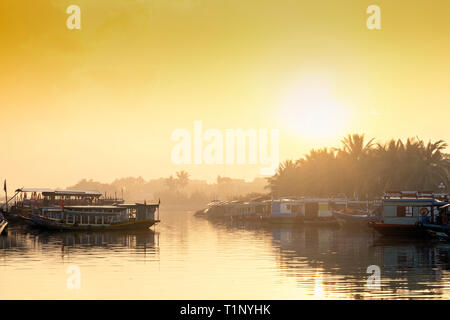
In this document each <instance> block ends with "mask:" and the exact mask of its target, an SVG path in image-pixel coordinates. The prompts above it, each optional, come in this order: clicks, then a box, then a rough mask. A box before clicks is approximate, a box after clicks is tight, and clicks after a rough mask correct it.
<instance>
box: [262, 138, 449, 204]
mask: <svg viewBox="0 0 450 320" xmlns="http://www.w3.org/2000/svg"><path fill="white" fill-rule="evenodd" d="M341 143H342V144H341V146H340V147H336V148H331V149H330V148H322V149H313V150H311V151H310V152H309V153H308V154H306V155H305V156H303V157H301V158H299V159H297V160H287V161H285V162H283V163H282V164H280V166H279V168H278V171H277V173H276V174H275V175H274V176H273V177H270V178H269V179H268V186H267V188H268V189H269V191H270V192H271V193H272V194H273V195H274V196H329V195H337V194H345V195H346V196H347V197H358V198H360V199H365V198H372V197H374V196H379V195H381V194H382V193H383V192H385V191H391V190H421V191H436V192H439V191H441V192H442V191H445V192H447V191H448V186H449V180H450V179H449V175H450V156H449V155H448V154H446V153H445V152H444V151H445V148H446V147H447V144H446V143H445V142H444V141H443V140H438V141H434V142H432V141H430V142H424V141H423V140H420V139H417V138H409V139H407V140H406V141H402V140H401V139H397V140H394V139H392V140H390V141H387V142H385V143H376V142H375V140H374V139H366V137H365V136H364V135H363V134H361V135H360V134H352V135H350V134H349V135H348V136H346V137H345V138H343V139H342V140H341Z"/></svg>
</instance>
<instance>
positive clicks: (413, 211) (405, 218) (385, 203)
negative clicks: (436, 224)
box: [381, 191, 445, 225]
mask: <svg viewBox="0 0 450 320" xmlns="http://www.w3.org/2000/svg"><path fill="white" fill-rule="evenodd" d="M443 205H445V202H443V201H441V200H438V199H436V197H434V195H433V193H428V192H427V193H424V192H417V191H401V192H389V193H386V194H385V195H384V197H383V199H382V206H381V207H382V209H381V218H382V222H383V223H385V224H398V225H414V224H417V223H419V222H433V221H435V219H436V217H437V216H438V213H439V210H438V208H439V207H442V206H443Z"/></svg>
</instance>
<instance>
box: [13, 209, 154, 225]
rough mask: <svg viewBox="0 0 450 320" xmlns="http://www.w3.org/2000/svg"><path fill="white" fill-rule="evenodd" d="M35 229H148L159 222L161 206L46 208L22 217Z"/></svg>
mask: <svg viewBox="0 0 450 320" xmlns="http://www.w3.org/2000/svg"><path fill="white" fill-rule="evenodd" d="M22 218H23V219H24V220H26V221H27V222H29V223H31V224H32V225H34V226H37V227H41V228H46V229H53V230H137V229H148V228H150V227H151V226H153V225H154V224H156V223H158V222H160V220H159V204H150V205H147V204H140V203H136V204H119V205H91V206H64V207H61V208H55V207H46V208H39V209H36V210H33V211H32V213H31V214H28V215H26V216H22Z"/></svg>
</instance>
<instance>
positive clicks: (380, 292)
mask: <svg viewBox="0 0 450 320" xmlns="http://www.w3.org/2000/svg"><path fill="white" fill-rule="evenodd" d="M210 223H212V224H214V225H215V227H216V228H219V229H224V228H225V229H228V230H231V229H239V230H240V232H242V231H244V230H245V231H246V232H251V233H254V234H255V236H261V234H266V235H270V236H271V237H272V245H273V248H274V250H276V251H277V254H278V258H277V260H278V261H277V263H278V268H277V269H278V270H279V272H281V273H282V274H283V275H284V276H286V277H291V278H292V279H295V281H296V285H297V286H298V287H305V288H306V287H313V288H314V290H313V292H311V295H312V298H336V299H339V298H345V299H348V298H351V299H369V298H370V299H374V298H375V299H392V298H406V299H407V298H424V299H426V298H433V299H435V298H442V297H446V298H448V297H449V295H450V287H449V286H448V283H449V280H450V272H449V270H450V245H449V244H444V243H440V242H430V241H423V240H414V239H412V240H411V239H403V240H402V239H391V238H383V237H381V236H380V235H378V234H377V233H375V232H367V231H357V230H345V229H334V228H323V227H311V226H303V227H302V226H297V227H289V226H280V225H277V226H261V225H260V226H257V225H255V224H251V223H243V222H236V221H221V222H210ZM372 265H375V266H378V267H379V268H380V288H373V287H372V288H370V287H368V284H367V283H368V282H367V280H368V278H369V277H370V276H371V275H373V272H370V273H368V267H369V266H372Z"/></svg>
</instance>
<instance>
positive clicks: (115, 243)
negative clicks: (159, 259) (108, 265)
mask: <svg viewBox="0 0 450 320" xmlns="http://www.w3.org/2000/svg"><path fill="white" fill-rule="evenodd" d="M47 246H48V247H47ZM43 247H45V249H46V250H50V251H51V248H53V249H57V248H60V249H61V251H63V252H69V251H70V249H77V248H82V249H87V248H90V247H92V248H103V249H107V250H108V249H111V250H114V249H123V248H128V249H135V250H136V251H143V252H147V253H150V254H158V253H159V233H158V232H154V231H152V230H137V231H123V230H122V231H65V232H54V231H42V229H38V228H35V227H33V226H24V225H13V226H12V227H10V230H9V232H8V237H3V238H0V249H14V250H24V251H26V250H33V249H38V248H43Z"/></svg>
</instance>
